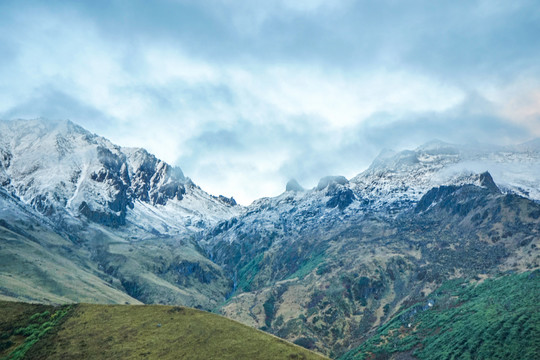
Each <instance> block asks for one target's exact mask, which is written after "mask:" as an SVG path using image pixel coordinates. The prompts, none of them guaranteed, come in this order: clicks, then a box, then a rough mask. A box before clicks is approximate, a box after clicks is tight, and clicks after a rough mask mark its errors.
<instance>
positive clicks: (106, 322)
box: [0, 302, 325, 360]
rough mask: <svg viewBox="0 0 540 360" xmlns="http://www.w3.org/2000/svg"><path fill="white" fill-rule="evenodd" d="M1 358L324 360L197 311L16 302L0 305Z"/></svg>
mask: <svg viewBox="0 0 540 360" xmlns="http://www.w3.org/2000/svg"><path fill="white" fill-rule="evenodd" d="M0 358H2V359H313V360H316V359H325V358H324V357H323V356H321V355H318V354H316V353H313V352H311V351H308V350H306V349H303V348H301V347H299V346H296V345H293V344H290V343H288V342H286V341H283V340H281V339H279V338H276V337H274V336H272V335H268V334H265V333H263V332H261V331H258V330H255V329H252V328H250V327H248V326H245V325H242V324H240V323H237V322H235V321H232V320H228V319H226V318H223V317H221V316H218V315H214V314H211V313H207V312H203V311H199V310H195V309H190V308H184V307H174V306H158V305H153V306H128V305H88V304H77V305H64V306H59V307H53V306H47V305H32V304H26V303H13V302H0Z"/></svg>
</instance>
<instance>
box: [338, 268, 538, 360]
mask: <svg viewBox="0 0 540 360" xmlns="http://www.w3.org/2000/svg"><path fill="white" fill-rule="evenodd" d="M539 296H540V271H535V272H533V273H523V274H518V275H508V276H503V277H501V278H498V279H488V280H485V281H484V282H481V283H479V284H470V283H467V282H465V281H464V280H460V279H458V280H454V281H450V282H447V283H446V284H444V285H443V286H442V287H441V288H439V289H438V290H436V291H435V292H434V293H433V294H432V295H430V296H429V298H428V299H426V301H425V302H423V303H419V304H416V305H413V306H411V307H408V308H407V309H404V310H403V311H401V312H400V313H399V314H398V315H397V316H395V317H394V318H393V319H392V320H391V321H390V322H388V323H387V324H386V325H384V326H382V327H380V328H379V329H378V330H377V332H376V333H375V334H374V335H373V336H372V337H371V338H370V339H368V340H367V341H366V342H365V343H364V344H362V345H361V346H360V347H358V348H357V349H355V350H353V351H350V352H349V353H347V354H345V355H344V356H343V357H342V358H341V359H342V360H352V359H355V360H357V359H394V358H400V357H399V356H403V355H405V354H406V355H407V356H406V358H418V359H423V360H427V359H531V360H532V359H540V306H539V303H538V299H539ZM430 303H431V304H432V306H429V304H430ZM400 354H402V355H400Z"/></svg>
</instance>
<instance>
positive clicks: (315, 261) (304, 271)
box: [287, 253, 326, 280]
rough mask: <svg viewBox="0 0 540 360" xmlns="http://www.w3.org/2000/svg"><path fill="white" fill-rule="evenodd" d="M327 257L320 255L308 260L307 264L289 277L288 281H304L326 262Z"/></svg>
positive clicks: (323, 254)
mask: <svg viewBox="0 0 540 360" xmlns="http://www.w3.org/2000/svg"><path fill="white" fill-rule="evenodd" d="M325 256H326V255H325V253H320V254H317V255H315V256H313V257H312V258H310V259H308V260H307V261H306V262H304V263H303V264H302V265H301V266H300V268H299V269H298V270H296V271H295V272H294V273H292V274H291V275H289V276H288V277H287V279H294V278H298V279H300V280H302V279H303V278H304V277H306V275H308V274H309V273H311V272H312V271H313V270H315V269H316V268H317V266H319V264H321V263H322V262H323V261H324V259H325Z"/></svg>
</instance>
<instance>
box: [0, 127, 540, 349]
mask: <svg viewBox="0 0 540 360" xmlns="http://www.w3.org/2000/svg"><path fill="white" fill-rule="evenodd" d="M40 122H43V120H34V123H38V124H39V123H40ZM23 123H24V122H23ZM25 124H26V125H28V124H32V121H30V122H26V123H25ZM6 126H7V125H6V124H5V123H2V122H0V130H2V131H0V155H1V156H0V179H3V180H2V182H1V183H2V184H3V185H2V187H0V220H2V221H0V234H1V236H2V243H1V244H0V259H1V260H3V261H1V262H0V297H3V298H8V299H10V300H16V299H23V300H25V301H38V302H45V303H55V302H57V303H65V302H76V301H80V300H81V299H83V300H84V301H88V302H98V303H124V302H128V303H145V304H179V305H187V306H192V307H198V308H202V309H206V310H213V311H216V312H218V313H220V314H222V315H225V316H227V317H229V318H232V319H236V320H238V321H241V322H243V323H245V324H248V325H250V326H252V327H256V328H259V329H262V330H265V331H267V332H270V333H272V334H274V335H276V336H279V337H282V338H285V339H287V340H289V341H293V342H295V343H297V344H300V345H302V346H304V347H307V348H310V349H314V350H317V351H319V352H322V353H324V354H326V355H329V356H331V357H337V356H340V355H342V354H344V353H345V352H347V351H348V350H351V349H353V348H355V347H356V346H358V345H359V344H360V343H361V342H362V341H366V339H367V338H366V336H367V335H366V334H369V333H372V332H373V331H375V330H376V329H377V328H378V327H379V326H382V325H384V324H385V323H386V322H388V321H390V320H391V318H392V316H394V315H395V314H396V313H397V312H398V311H399V309H400V308H402V306H406V305H407V304H412V303H417V302H421V301H423V300H422V299H423V298H424V297H425V296H427V295H429V294H430V293H431V292H432V291H434V289H436V288H437V287H438V286H441V284H443V283H444V282H445V281H447V280H451V279H454V278H466V279H469V280H470V281H473V280H474V279H475V278H479V279H481V278H484V277H498V276H500V275H501V274H504V273H506V272H524V271H532V270H535V269H538V268H539V267H540V257H539V254H538V248H540V203H539V201H540V200H539V199H540V197H539V196H540V193H539V191H540V190H539V189H540V174H538V172H539V171H540V170H538V169H540V167H539V166H538V164H539V163H540V151H538V150H537V148H536V143H537V141H532V142H529V143H525V144H522V145H516V146H509V147H486V146H477V145H474V146H473V145H471V146H463V147H460V146H458V145H452V144H447V143H444V142H440V141H433V142H430V143H426V144H424V145H422V146H420V147H418V148H416V149H415V150H405V151H402V152H397V153H396V152H388V151H386V152H383V153H382V155H381V156H379V157H378V158H377V159H375V160H374V162H373V164H372V166H370V167H369V168H368V169H367V170H365V171H364V172H362V173H360V174H358V175H357V176H355V177H353V178H351V179H346V178H345V177H343V176H326V177H323V178H321V180H320V181H319V183H318V185H317V186H315V187H314V188H312V189H303V188H302V187H301V186H300V185H299V184H298V183H297V182H295V181H294V182H289V184H288V186H287V187H286V189H285V191H284V192H283V193H282V194H280V195H278V196H276V197H271V198H261V199H257V200H255V201H254V202H253V203H252V204H251V205H249V206H246V207H242V206H238V205H235V202H234V200H233V199H228V198H225V197H220V196H217V197H216V196H212V195H209V194H207V193H206V192H204V191H203V190H202V189H200V188H199V187H198V186H197V185H195V184H193V182H192V181H191V180H190V179H189V178H188V177H186V176H185V175H184V174H183V173H182V171H181V169H180V168H175V167H172V166H170V165H168V164H166V163H165V162H163V161H161V160H159V159H157V158H156V157H155V156H153V155H151V154H149V153H148V152H147V151H146V150H144V149H139V148H122V147H119V146H116V145H114V144H112V143H111V142H110V141H108V140H106V139H104V138H101V137H99V136H97V135H92V134H90V133H89V132H87V131H85V130H84V129H82V128H80V127H78V126H77V125H74V124H73V123H70V122H57V123H56V125H54V124H41V126H38V127H37V129H34V130H32V129H31V126H30V125H28V126H30V129H26V128H24V126H21V127H22V128H23V129H22V130H18V131H12V133H9V132H8V131H7V130H4V129H6ZM55 126H56V128H55ZM51 129H52V130H51ZM55 129H56V130H55ZM14 133H16V134H14ZM10 134H11V135H13V134H14V136H11V135H10Z"/></svg>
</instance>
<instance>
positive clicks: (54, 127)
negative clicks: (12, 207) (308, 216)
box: [0, 119, 240, 234]
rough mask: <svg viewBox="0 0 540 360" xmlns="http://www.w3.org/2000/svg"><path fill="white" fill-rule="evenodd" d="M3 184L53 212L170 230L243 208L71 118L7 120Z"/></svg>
mask: <svg viewBox="0 0 540 360" xmlns="http://www.w3.org/2000/svg"><path fill="white" fill-rule="evenodd" d="M0 185H1V186H2V187H4V189H6V190H7V191H8V192H10V193H12V194H13V195H15V196H17V197H18V198H20V199H21V200H22V201H23V202H25V203H27V204H30V205H31V206H32V207H34V208H35V209H36V210H37V211H38V212H40V213H42V214H44V215H46V216H48V217H51V218H55V219H65V218H66V217H69V216H71V217H73V218H80V219H83V220H90V221H92V222H96V223H99V224H102V225H107V226H113V227H118V226H124V225H128V227H135V228H142V229H143V230H147V231H151V232H153V233H162V234H163V233H164V234H176V233H182V232H185V231H190V230H199V229H201V228H204V227H207V226H211V225H213V224H214V223H217V222H218V221H221V220H224V219H227V218H228V217H230V216H233V215H235V214H237V213H238V212H239V211H240V210H239V207H236V206H233V205H232V203H231V202H228V201H224V198H218V197H214V196H211V195H209V194H207V193H206V192H204V191H203V190H202V189H200V188H199V187H198V186H196V185H195V184H194V183H193V182H192V181H191V180H190V179H189V178H187V177H185V176H184V174H183V173H182V170H181V169H180V168H178V167H174V166H171V165H169V164H167V163H165V162H164V161H162V160H159V159H157V158H156V157H155V156H153V155H152V154H149V153H148V152H147V151H146V150H144V149H140V148H122V147H120V146H117V145H114V144H113V143H111V142H110V141H109V140H107V139H105V138H103V137H100V136H97V135H95V134H92V133H90V132H88V131H87V130H85V129H83V128H82V127H80V126H78V125H76V124H74V123H72V122H71V121H51V120H44V119H36V120H12V121H0ZM226 200H228V199H226Z"/></svg>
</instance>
